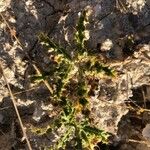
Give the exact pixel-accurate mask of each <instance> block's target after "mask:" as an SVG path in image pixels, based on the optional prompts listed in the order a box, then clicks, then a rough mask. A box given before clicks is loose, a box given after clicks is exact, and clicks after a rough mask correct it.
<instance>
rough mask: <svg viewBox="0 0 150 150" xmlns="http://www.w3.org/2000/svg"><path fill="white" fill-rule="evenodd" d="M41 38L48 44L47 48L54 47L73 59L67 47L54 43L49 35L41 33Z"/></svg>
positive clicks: (42, 42)
mask: <svg viewBox="0 0 150 150" xmlns="http://www.w3.org/2000/svg"><path fill="white" fill-rule="evenodd" d="M39 39H40V41H41V44H42V45H44V46H46V47H47V48H52V49H54V50H55V51H56V52H58V53H60V54H63V55H64V57H65V58H67V59H69V60H71V56H70V55H69V54H68V53H67V52H66V49H64V48H63V47H62V46H60V45H59V44H56V43H54V42H53V41H52V40H51V39H50V38H49V37H48V36H47V35H45V34H43V33H41V34H40V35H39Z"/></svg>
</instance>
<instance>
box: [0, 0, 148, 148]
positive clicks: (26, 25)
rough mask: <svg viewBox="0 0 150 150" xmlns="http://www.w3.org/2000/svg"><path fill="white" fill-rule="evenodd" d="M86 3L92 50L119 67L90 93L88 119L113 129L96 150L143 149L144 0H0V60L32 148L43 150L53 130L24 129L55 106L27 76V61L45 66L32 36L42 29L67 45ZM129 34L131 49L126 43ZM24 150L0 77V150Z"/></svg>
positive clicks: (45, 119)
mask: <svg viewBox="0 0 150 150" xmlns="http://www.w3.org/2000/svg"><path fill="white" fill-rule="evenodd" d="M87 8H88V9H89V10H90V11H91V15H90V16H89V25H88V26H87V28H88V30H89V37H90V39H89V41H88V42H87V43H86V45H87V47H88V48H89V49H92V50H93V51H94V52H95V53H100V50H101V51H102V55H103V57H104V58H105V62H106V64H107V65H109V66H110V67H112V68H113V69H114V70H116V71H117V72H118V75H117V77H116V78H115V79H106V80H104V79H99V81H98V83H97V84H98V90H97V93H98V94H97V96H95V98H93V99H92V98H91V99H92V107H93V112H92V114H91V116H92V117H94V118H96V119H95V120H94V121H95V124H96V125H97V126H98V127H100V128H102V129H104V130H105V131H109V132H110V133H111V134H112V136H111V137H110V143H109V144H108V145H105V144H102V143H98V145H99V147H100V149H101V150H105V149H106V150H150V0H1V1H0V13H1V15H0V63H1V64H2V66H3V69H4V73H5V76H6V78H7V80H8V83H9V85H10V87H11V90H12V92H13V95H14V96H15V99H16V101H17V106H18V109H19V113H20V115H21V118H22V120H23V123H24V126H25V127H26V131H27V134H28V137H29V140H30V142H31V144H32V148H33V150H44V148H45V147H48V146H50V145H51V144H53V142H55V140H56V139H57V136H59V135H52V134H48V135H37V134H35V133H33V132H31V129H32V128H34V127H38V128H42V127H46V126H47V125H48V124H50V123H51V122H52V118H53V114H55V111H56V110H55V108H54V106H52V104H51V102H50V101H49V95H50V94H49V90H48V89H47V87H46V86H45V85H44V84H43V83H40V84H33V83H32V82H31V80H30V76H31V75H32V74H35V70H34V67H33V66H32V63H31V62H30V60H32V61H33V62H35V64H36V65H37V66H38V68H39V69H40V70H41V71H42V72H49V71H50V70H51V65H52V64H51V61H50V59H49V58H50V54H49V53H48V52H47V51H45V49H43V47H42V46H41V45H40V44H39V42H38V34H39V33H41V32H44V33H46V34H47V35H48V36H49V37H50V38H52V39H53V40H54V41H56V42H57V43H62V45H63V46H64V47H65V48H66V49H68V47H67V45H68V43H69V44H70V45H73V35H74V33H75V28H74V27H75V26H76V22H77V19H78V14H79V13H80V12H81V11H82V10H84V9H87ZM132 36H133V37H134V40H135V43H134V46H132V50H130V47H129V45H127V41H128V37H132ZM15 37H17V38H15ZM18 39H19V41H18ZM27 56H28V57H29V58H28V57H27ZM26 149H27V147H26V143H25V142H24V140H23V139H22V133H21V129H20V126H19V123H18V119H17V116H16V113H15V111H14V107H13V105H12V102H11V99H10V96H9V92H8V89H7V86H6V83H5V81H4V78H3V77H2V76H1V75H0V150H26Z"/></svg>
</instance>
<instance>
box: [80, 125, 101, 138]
mask: <svg viewBox="0 0 150 150" xmlns="http://www.w3.org/2000/svg"><path fill="white" fill-rule="evenodd" d="M83 130H84V131H85V132H88V133H89V134H95V135H97V136H101V134H102V132H103V130H100V129H98V128H95V127H91V126H84V127H83Z"/></svg>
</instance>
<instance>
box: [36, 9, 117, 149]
mask: <svg viewBox="0 0 150 150" xmlns="http://www.w3.org/2000/svg"><path fill="white" fill-rule="evenodd" d="M87 23H88V16H87V11H86V10H84V11H83V12H82V13H81V14H80V16H79V21H78V23H77V25H76V31H75V36H74V37H75V38H74V41H75V43H76V49H75V50H74V51H73V54H72V53H69V52H68V51H67V50H66V49H65V48H63V47H62V46H61V45H59V44H57V43H55V42H53V41H52V40H51V39H50V38H49V37H48V36H47V35H45V34H40V36H39V40H40V43H41V44H42V45H43V46H45V47H46V48H47V49H48V50H49V51H50V52H51V55H52V56H53V62H54V63H55V65H54V68H52V69H51V70H52V71H51V72H50V73H49V74H48V75H45V74H44V73H43V74H42V75H41V76H40V77H39V76H38V77H37V76H36V78H35V79H36V80H39V79H46V78H50V79H53V80H52V81H53V82H52V83H51V86H52V87H53V94H52V95H51V97H52V99H53V100H55V103H57V107H60V108H61V112H60V113H59V116H57V119H55V121H54V123H53V125H51V129H52V131H53V129H55V130H56V128H58V129H59V128H63V129H64V131H65V132H64V133H63V135H60V138H59V140H58V141H57V143H56V145H54V146H52V148H51V149H53V150H58V149H60V148H61V149H66V148H67V143H70V145H71V147H73V148H74V149H77V150H82V149H85V148H86V149H89V150H93V149H94V146H96V144H97V143H98V142H107V138H108V134H107V133H106V132H104V131H103V130H100V129H98V128H96V127H95V125H94V124H93V123H92V121H91V119H90V111H91V110H90V103H92V102H91V98H90V91H91V85H90V84H91V83H90V80H91V79H93V80H94V79H97V78H102V77H104V76H113V75H114V74H113V71H112V70H111V69H110V68H109V67H107V66H105V65H103V64H102V63H101V62H100V60H99V57H98V56H95V55H94V54H90V53H88V49H87V48H86V45H85V41H86V40H88V37H87V36H88V30H86V24H87ZM48 129H49V128H48ZM44 133H45V130H44Z"/></svg>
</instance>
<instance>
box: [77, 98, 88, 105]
mask: <svg viewBox="0 0 150 150" xmlns="http://www.w3.org/2000/svg"><path fill="white" fill-rule="evenodd" d="M79 103H80V104H81V105H82V106H85V105H86V104H87V103H88V100H87V99H86V98H84V97H83V98H80V99H79Z"/></svg>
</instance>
